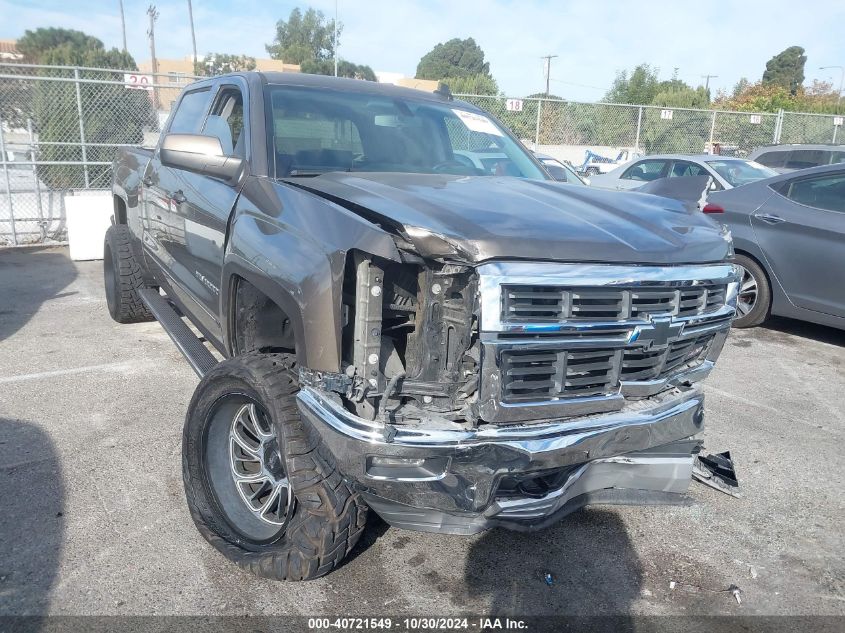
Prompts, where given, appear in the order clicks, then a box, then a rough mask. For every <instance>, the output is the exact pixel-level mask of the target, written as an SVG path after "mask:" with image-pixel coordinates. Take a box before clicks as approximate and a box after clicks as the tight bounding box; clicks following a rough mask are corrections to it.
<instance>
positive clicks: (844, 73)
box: [819, 66, 845, 114]
mask: <svg viewBox="0 0 845 633" xmlns="http://www.w3.org/2000/svg"><path fill="white" fill-rule="evenodd" d="M831 68H838V69H839V72H840V73H841V74H840V75H839V92H837V93H836V113H837V114H839V102H840V101H841V100H842V89H843V88H845V85H843V84H845V66H821V67H819V70H830V69H831Z"/></svg>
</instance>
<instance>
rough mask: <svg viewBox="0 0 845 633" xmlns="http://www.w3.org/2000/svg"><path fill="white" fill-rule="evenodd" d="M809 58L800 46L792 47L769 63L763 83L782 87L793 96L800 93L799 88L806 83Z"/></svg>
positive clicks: (767, 63)
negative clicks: (805, 77)
mask: <svg viewBox="0 0 845 633" xmlns="http://www.w3.org/2000/svg"><path fill="white" fill-rule="evenodd" d="M806 63H807V56H806V55H805V54H804V49H803V48H801V47H800V46H790V47H789V48H787V49H785V50H783V51H781V52H780V53H778V54H777V55H775V56H774V57H772V58H771V59H770V60H769V61H768V62H766V72H764V73H763V83H764V84H773V85H776V86H781V87H783V88H785V89H786V90H788V91H789V92H790V93H791V94H795V93H796V92H798V87H799V86H800V85H801V84H803V83H804V64H806Z"/></svg>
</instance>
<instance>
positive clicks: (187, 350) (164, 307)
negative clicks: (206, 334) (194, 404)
mask: <svg viewBox="0 0 845 633" xmlns="http://www.w3.org/2000/svg"><path fill="white" fill-rule="evenodd" d="M138 294H140V295H141V299H142V300H143V301H144V303H145V304H146V305H147V307H148V308H149V309H150V312H152V313H153V316H154V317H155V318H156V320H157V321H158V322H159V324H160V325H161V327H163V328H164V331H165V332H167V334H168V336H170V338H171V339H173V342H174V343H176V347H178V348H179V351H180V352H182V354H184V356H185V359H186V360H187V361H188V363H189V364H190V365H191V368H193V370H194V371H195V372H196V373H197V376H199V377H200V378H202V377H203V376H204V375H205V374H206V373H208V371H209V370H210V369H211V368H212V367H214V366H215V365H216V364H217V359H216V358H214V355H213V354H212V353H211V352H209V351H208V348H207V347H206V346H205V345H203V343H202V341H200V340H199V338H197V335H196V334H194V333H193V332H192V331H191V328H189V327H188V326H187V325H185V322H184V321H183V320H182V319H181V318H180V317H179V315H178V314H176V310H174V309H173V308H172V307H171V305H170V304H169V303H168V302H167V300H166V299H165V298H164V297H162V296H161V295H160V294H159V293H158V290H153V289H151V288H143V289H142V290H140V291H139V292H138Z"/></svg>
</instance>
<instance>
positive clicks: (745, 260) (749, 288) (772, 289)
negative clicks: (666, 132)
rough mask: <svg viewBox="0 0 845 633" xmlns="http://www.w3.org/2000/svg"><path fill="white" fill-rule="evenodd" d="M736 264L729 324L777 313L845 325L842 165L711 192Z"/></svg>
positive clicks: (746, 322) (749, 323)
mask: <svg viewBox="0 0 845 633" xmlns="http://www.w3.org/2000/svg"><path fill="white" fill-rule="evenodd" d="M706 212H708V213H715V214H716V215H711V217H712V218H713V219H714V220H718V221H721V222H722V223H723V224H725V225H727V226H728V228H730V230H731V233H732V234H733V240H734V249H735V250H736V263H737V264H738V265H739V266H741V267H742V269H743V277H742V283H741V285H740V290H739V297H738V300H737V312H738V314H739V318H737V320H736V321H734V325H735V326H737V327H749V326H752V325H759V324H760V323H763V321H765V320H766V319H767V318H768V317H769V316H770V315H780V316H786V317H791V318H794V319H801V320H803V321H811V322H813V323H820V324H822V325H830V326H833V327H836V328H840V329H845V165H826V166H822V167H815V168H813V169H804V170H801V171H795V172H791V173H788V174H783V175H779V176H777V177H775V178H769V179H766V180H761V181H759V182H756V183H753V184H749V185H746V186H744V187H738V188H735V189H731V190H729V191H719V192H713V193H711V194H710V195H709V197H708V204H707V209H706Z"/></svg>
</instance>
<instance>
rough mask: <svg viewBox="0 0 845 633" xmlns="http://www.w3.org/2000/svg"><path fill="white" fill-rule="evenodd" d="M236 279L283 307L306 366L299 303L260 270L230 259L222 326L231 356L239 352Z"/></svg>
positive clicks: (225, 272)
mask: <svg viewBox="0 0 845 633" xmlns="http://www.w3.org/2000/svg"><path fill="white" fill-rule="evenodd" d="M236 277H239V278H241V279H243V280H244V281H247V282H249V283H250V284H252V285H253V286H255V287H256V288H257V289H258V290H259V291H261V292H262V293H263V294H264V295H265V296H266V297H267V298H268V299H270V301H272V302H273V303H275V304H276V305H277V306H278V307H279V308H281V310H282V311H283V312H284V313H285V315H286V316H287V317H288V318H289V319H290V322H291V325H292V326H293V333H294V339H295V348H296V359H297V362H298V363H299V364H300V366H302V367H304V366H306V359H307V354H306V349H305V326H304V323H303V319H302V313H301V311H300V307H299V304H298V303H297V302H296V300H295V299H294V298H293V296H292V295H291V294H290V293H289V292H288V291H287V290H285V289H284V288H282V287H281V286H279V284H277V283H275V282H273V281H272V280H270V279H269V278H267V276H266V275H264V274H262V273H261V271H259V270H257V269H255V268H252V267H249V266H247V265H244V264H242V263H241V262H240V261H237V260H234V259H232V258H227V261H226V262H225V263H224V264H223V275H222V278H223V292H222V293H221V295H220V296H221V300H222V301H225V304H224V305H223V306H222V308H223V309H222V310H221V316H222V317H223V322H222V323H221V324H220V325H221V326H222V328H221V329H222V331H223V337H224V345H225V346H226V350H227V352H228V354H229V356H234V355H235V353H236V351H237V350H235V347H234V345H235V341H234V336H233V334H234V333H233V331H232V327H233V324H234V322H235V319H234V309H235V303H236V297H235V290H236V288H237V283H236V280H235V278H236Z"/></svg>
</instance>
